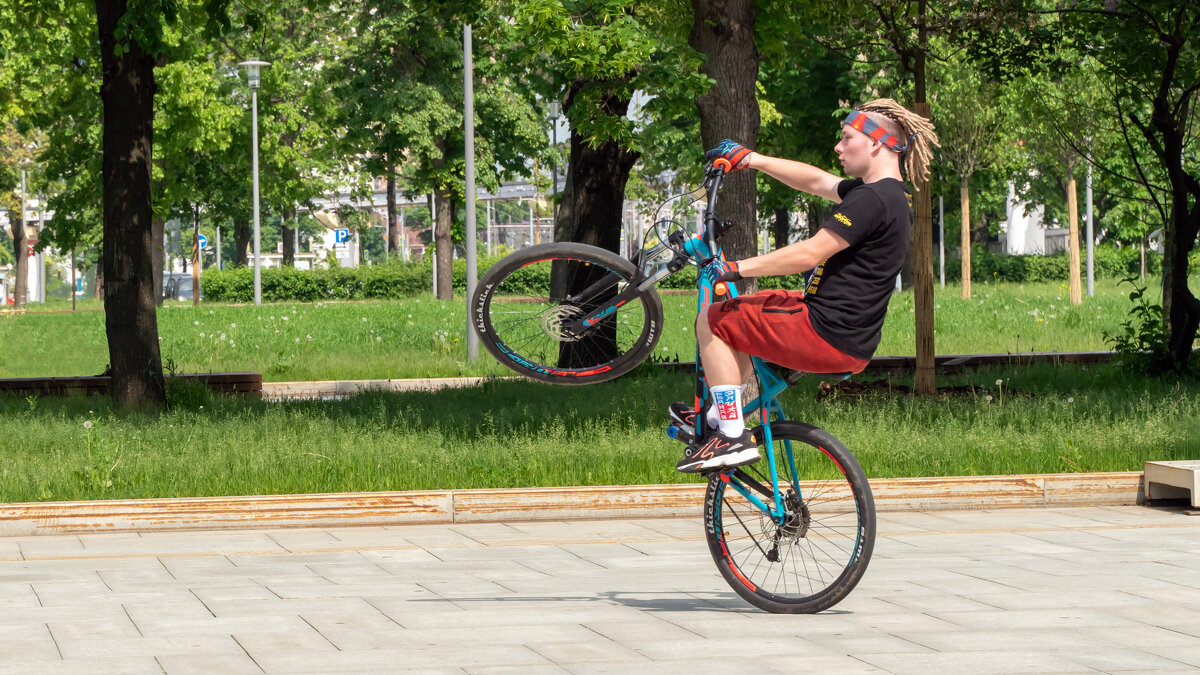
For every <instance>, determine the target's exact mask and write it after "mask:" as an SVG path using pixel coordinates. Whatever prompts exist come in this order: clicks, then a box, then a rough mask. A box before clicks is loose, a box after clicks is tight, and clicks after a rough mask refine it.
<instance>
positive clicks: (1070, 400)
mask: <svg viewBox="0 0 1200 675" xmlns="http://www.w3.org/2000/svg"><path fill="white" fill-rule="evenodd" d="M1074 402H1075V397H1074V396H1068V397H1067V403H1074Z"/></svg>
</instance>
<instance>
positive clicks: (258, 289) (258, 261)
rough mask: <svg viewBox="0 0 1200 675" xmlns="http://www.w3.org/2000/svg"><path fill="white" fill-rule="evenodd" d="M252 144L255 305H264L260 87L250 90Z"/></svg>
mask: <svg viewBox="0 0 1200 675" xmlns="http://www.w3.org/2000/svg"><path fill="white" fill-rule="evenodd" d="M250 110H251V113H250V117H251V122H250V135H251V139H250V143H251V145H253V146H254V159H253V161H252V162H251V163H252V164H253V167H252V169H251V170H252V171H253V172H254V304H255V305H261V304H262V258H260V257H259V243H260V242H259V233H258V87H251V88H250Z"/></svg>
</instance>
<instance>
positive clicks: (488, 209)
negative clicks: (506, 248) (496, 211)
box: [483, 202, 496, 256]
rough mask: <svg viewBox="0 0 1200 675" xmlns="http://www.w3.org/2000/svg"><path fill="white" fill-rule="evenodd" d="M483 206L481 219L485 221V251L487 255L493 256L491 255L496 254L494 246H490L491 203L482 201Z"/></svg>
mask: <svg viewBox="0 0 1200 675" xmlns="http://www.w3.org/2000/svg"><path fill="white" fill-rule="evenodd" d="M483 208H484V216H483V219H484V220H485V221H486V222H485V223H484V227H486V228H487V252H488V255H489V256H493V255H496V253H495V250H494V249H495V247H494V246H492V203H491V202H484V203H483Z"/></svg>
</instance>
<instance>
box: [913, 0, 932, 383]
mask: <svg viewBox="0 0 1200 675" xmlns="http://www.w3.org/2000/svg"><path fill="white" fill-rule="evenodd" d="M923 6H924V5H923V4H922V7H923ZM924 61H925V59H924V52H922V58H921V75H920V81H921V85H920V87H919V89H918V91H919V92H920V98H919V99H918V100H917V102H916V104H914V106H913V112H915V113H916V114H918V115H921V116H922V117H927V118H928V117H931V115H930V112H929V104H928V103H926V102H925V96H924V93H925V92H924V90H925V85H924V81H925V72H924V70H925V68H924ZM909 180H911V181H912V182H913V186H914V188H915V189H916V194H915V195H914V200H913V201H914V203H913V296H914V297H913V299H914V305H915V309H916V312H915V314H916V337H917V372H916V381H915V382H914V387H913V389H914V391H915V392H916V393H918V394H932V393H934V392H935V391H937V373H936V371H935V370H934V357H935V355H936V353H937V352H936V350H935V348H934V344H933V201H932V198H931V193H930V189H929V181H928V180H921V179H919V178H917V177H915V176H910V177H909Z"/></svg>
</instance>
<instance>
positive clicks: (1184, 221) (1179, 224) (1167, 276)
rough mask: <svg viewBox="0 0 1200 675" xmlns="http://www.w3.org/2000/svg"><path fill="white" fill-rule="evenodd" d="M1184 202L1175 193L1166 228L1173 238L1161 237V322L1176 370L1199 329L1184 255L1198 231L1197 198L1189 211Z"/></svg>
mask: <svg viewBox="0 0 1200 675" xmlns="http://www.w3.org/2000/svg"><path fill="white" fill-rule="evenodd" d="M1180 192H1182V190H1181V191H1180ZM1198 192H1200V190H1198ZM1186 200H1187V193H1186V192H1184V193H1183V194H1182V195H1178V193H1177V196H1176V197H1175V204H1174V208H1173V212H1172V214H1171V219H1170V223H1171V226H1169V227H1168V235H1173V236H1166V237H1163V245H1164V251H1163V319H1164V320H1165V321H1166V325H1167V347H1168V349H1169V350H1170V354H1171V359H1172V361H1174V366H1175V368H1176V369H1179V370H1186V369H1187V367H1188V361H1189V360H1190V359H1191V357H1192V344H1193V343H1194V342H1195V341H1196V331H1197V330H1198V329H1200V301H1198V300H1196V296H1194V295H1192V291H1191V289H1190V288H1188V254H1189V253H1191V252H1192V248H1193V247H1194V246H1195V242H1196V234H1197V232H1198V231H1200V194H1198V195H1197V203H1196V204H1195V205H1194V206H1193V207H1192V208H1191V209H1186V208H1181V207H1186V206H1187V204H1186ZM1172 230H1173V232H1172Z"/></svg>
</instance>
